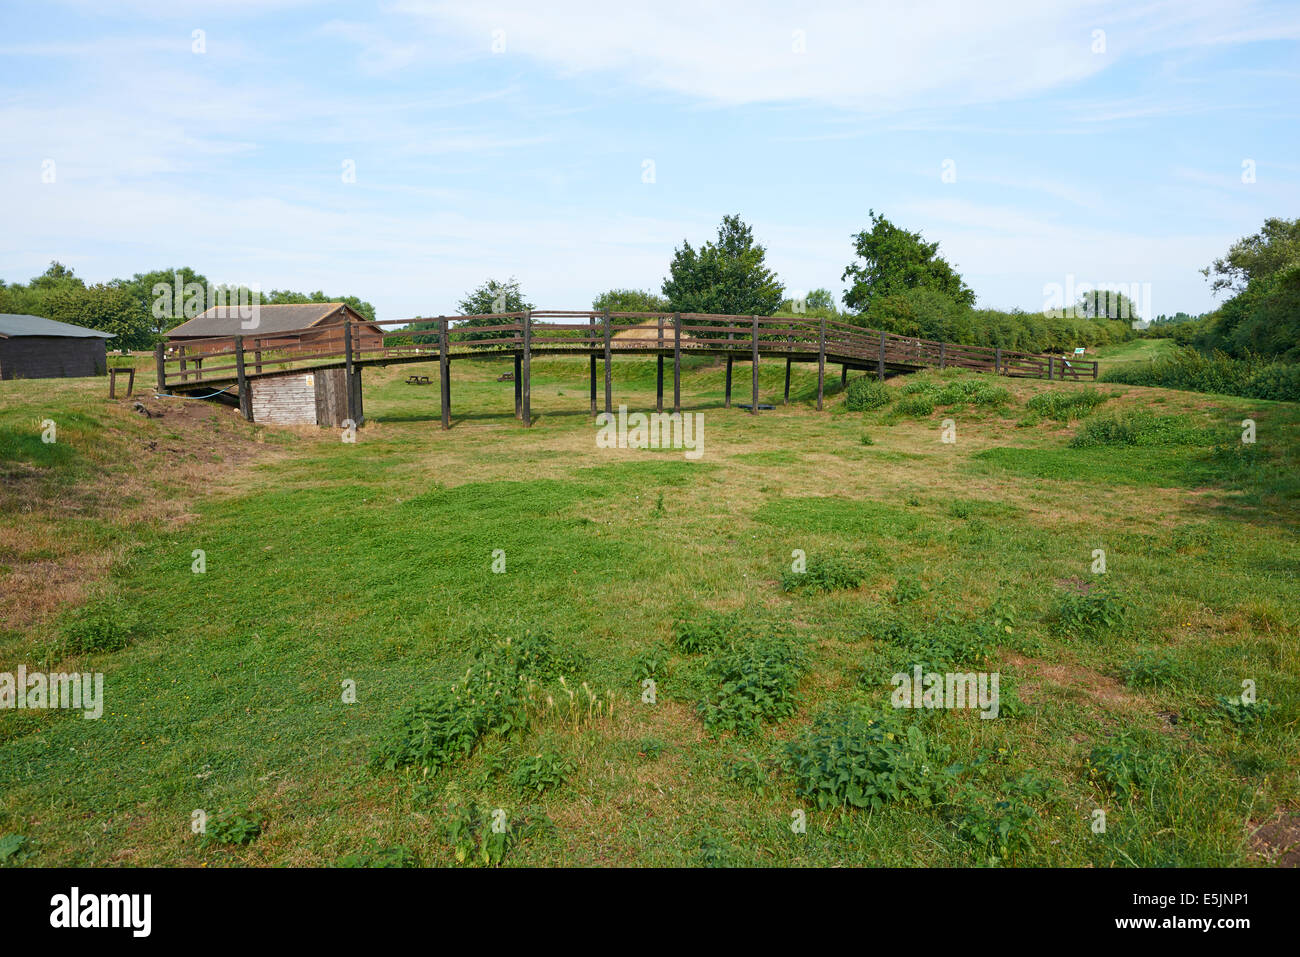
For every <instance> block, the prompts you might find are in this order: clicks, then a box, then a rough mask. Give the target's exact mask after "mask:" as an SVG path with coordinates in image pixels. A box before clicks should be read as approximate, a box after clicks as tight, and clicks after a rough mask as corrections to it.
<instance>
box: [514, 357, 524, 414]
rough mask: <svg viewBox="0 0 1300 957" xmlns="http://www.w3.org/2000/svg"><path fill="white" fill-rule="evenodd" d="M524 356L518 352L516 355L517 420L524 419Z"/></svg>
mask: <svg viewBox="0 0 1300 957" xmlns="http://www.w3.org/2000/svg"><path fill="white" fill-rule="evenodd" d="M523 371H524V370H523V356H521V355H520V354H519V353H518V352H516V353H515V375H514V379H515V418H516V419H522V418H523V417H524V375H523Z"/></svg>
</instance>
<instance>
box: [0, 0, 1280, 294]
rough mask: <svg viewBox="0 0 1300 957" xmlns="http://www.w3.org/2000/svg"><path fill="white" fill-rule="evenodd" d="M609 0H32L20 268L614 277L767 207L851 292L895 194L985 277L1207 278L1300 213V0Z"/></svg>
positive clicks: (1173, 284) (528, 282)
mask: <svg viewBox="0 0 1300 957" xmlns="http://www.w3.org/2000/svg"><path fill="white" fill-rule="evenodd" d="M605 6H610V7H615V6H617V5H586V4H573V3H566V2H563V0H553V2H547V3H544V4H543V3H535V2H534V3H524V2H500V3H495V4H468V3H466V4H446V3H439V2H419V0H398V2H391V3H380V4H374V5H369V4H361V3H314V2H309V0H300V2H293V0H278V2H277V0H267V2H259V3H254V2H240V0H235V2H227V3H223V4H212V3H190V2H187V0H167V2H163V0H119V2H115V3H113V4H103V3H99V2H93V3H92V2H62V3H61V2H52V0H43V2H39V3H21V2H18V3H15V2H8V3H6V4H5V5H4V7H3V8H0V129H2V130H3V131H4V135H3V137H2V138H0V201H2V202H3V208H4V210H5V221H6V227H7V228H6V229H5V230H3V231H2V232H0V278H4V279H6V280H9V281H26V280H27V279H29V278H30V277H31V276H33V275H35V274H37V273H39V272H41V271H42V270H43V269H44V268H45V266H46V264H47V263H48V262H49V261H50V260H51V259H58V260H60V261H62V262H64V263H66V264H67V265H70V266H72V267H73V268H74V269H75V270H76V271H77V273H78V274H79V275H81V276H83V277H84V278H86V279H88V280H93V281H98V280H104V279H109V278H112V277H114V276H128V275H130V274H131V273H134V272H138V271H144V270H149V269H156V268H163V267H167V266H175V265H190V266H193V267H194V268H196V269H198V270H199V271H201V272H203V273H205V274H206V275H207V276H208V277H209V278H210V279H212V280H214V281H229V282H244V283H249V284H256V285H257V286H259V287H260V288H262V289H271V288H293V289H299V290H304V291H309V290H314V289H324V290H325V291H326V292H328V293H331V294H352V295H358V296H361V297H362V298H364V299H368V300H370V301H371V302H373V303H374V304H375V305H376V306H377V307H378V309H379V313H380V318H385V319H397V318H403V317H407V316H413V315H436V314H439V313H450V312H454V311H455V302H456V300H457V299H458V298H459V297H460V296H461V294H463V293H464V292H465V291H466V290H468V289H470V288H471V287H473V286H475V285H477V284H478V283H479V282H481V281H482V280H483V279H485V278H487V277H489V276H493V277H500V278H505V277H508V276H514V277H516V278H518V279H519V280H520V282H521V283H522V284H523V287H524V291H525V293H526V294H527V295H528V296H529V298H530V299H531V300H532V301H533V302H535V303H536V304H537V305H538V306H539V307H542V308H588V307H589V306H590V303H591V300H592V297H593V296H595V295H596V294H598V293H599V292H601V291H602V290H604V289H608V288H611V287H622V286H633V287H640V288H651V289H658V287H659V284H660V282H661V281H662V279H663V276H664V274H665V272H666V270H667V264H668V262H669V260H670V258H671V255H672V250H673V247H674V246H675V245H678V244H680V243H681V241H682V240H683V239H684V238H685V239H689V240H691V242H692V243H698V242H700V241H702V240H704V239H707V238H710V237H711V236H712V235H713V233H714V231H715V229H716V227H717V224H718V221H719V220H720V219H721V217H722V216H723V214H725V213H732V212H735V213H739V214H740V215H741V216H742V217H743V218H744V219H745V220H746V221H748V222H749V223H751V224H752V225H753V227H754V231H755V234H756V236H757V237H758V239H759V240H760V241H761V242H762V243H764V244H765V245H766V246H767V248H768V257H769V261H770V263H771V264H772V266H773V267H774V268H775V269H776V270H777V272H778V273H779V275H780V277H781V278H782V279H783V280H784V281H785V283H786V285H787V288H788V289H789V290H791V291H802V290H807V289H809V288H812V287H816V286H828V287H830V288H832V289H835V290H836V291H837V292H838V291H839V290H840V289H841V284H840V275H841V273H842V272H843V269H844V267H845V265H846V264H847V263H848V262H849V261H850V258H851V256H852V246H851V238H850V237H851V236H852V234H853V233H855V232H857V231H858V230H860V229H862V228H864V227H865V226H866V224H867V222H868V210H869V209H873V208H874V209H875V210H877V211H878V212H883V213H884V214H885V215H887V216H889V217H890V218H891V219H892V220H893V221H894V222H895V223H897V224H899V225H902V226H906V227H908V228H911V229H920V230H921V231H922V232H923V233H924V234H925V235H926V237H927V238H928V239H931V240H938V241H940V242H941V244H942V245H941V251H942V253H943V254H944V255H945V256H946V257H947V258H948V259H949V260H950V261H951V262H953V263H954V264H955V265H956V266H957V267H958V268H959V269H960V270H961V272H962V273H963V275H964V276H965V277H966V280H967V282H968V283H969V284H970V285H971V286H972V287H973V288H974V289H975V291H976V293H977V294H978V296H979V302H980V305H986V306H992V307H998V308H1010V307H1013V306H1019V307H1022V308H1025V309H1031V310H1034V309H1040V308H1042V307H1043V304H1044V301H1045V295H1046V294H1045V288H1046V287H1047V286H1048V285H1049V284H1053V283H1055V284H1058V285H1062V286H1063V285H1065V284H1067V282H1070V281H1073V282H1075V283H1092V284H1099V285H1103V284H1105V285H1109V284H1124V285H1125V286H1126V287H1130V286H1131V284H1134V283H1141V284H1144V287H1145V288H1146V289H1148V290H1149V293H1148V295H1149V299H1150V305H1151V309H1152V310H1153V311H1154V312H1174V311H1177V310H1186V311H1191V312H1200V311H1203V310H1206V309H1209V308H1212V307H1213V305H1214V303H1215V300H1214V298H1213V297H1212V296H1211V294H1210V292H1209V287H1208V284H1207V283H1206V282H1205V280H1204V279H1203V278H1202V277H1201V276H1200V274H1199V272H1198V270H1199V269H1200V268H1201V267H1203V266H1205V265H1206V264H1207V263H1208V262H1209V261H1210V260H1211V259H1212V258H1214V257H1215V256H1217V255H1219V254H1221V253H1222V252H1223V251H1224V250H1225V249H1226V248H1227V246H1228V245H1229V244H1230V243H1231V242H1233V241H1234V240H1235V239H1237V238H1239V237H1241V236H1243V235H1247V234H1249V233H1253V232H1254V231H1256V230H1257V229H1258V228H1259V226H1260V225H1261V224H1262V222H1263V220H1264V219H1265V218H1266V217H1268V216H1283V217H1287V218H1293V217H1295V216H1297V215H1300V135H1298V134H1297V130H1298V129H1300V124H1297V119H1298V118H1300V96H1298V95H1297V94H1298V93H1300V83H1298V82H1297V81H1298V80H1300V56H1298V55H1297V53H1298V42H1297V41H1298V40H1300V6H1297V5H1296V4H1295V3H1290V4H1286V3H1251V2H1246V3H1234V4H1228V3H1219V4H1210V3H1200V2H1197V0H1186V2H1177V3H1145V4H1144V3H1109V2H1087V3H1049V4H1044V3H1040V2H1010V3H986V4H979V5H976V4H971V3H960V2H946V0H945V2H921V3H910V4H901V3H898V4H867V3H852V4H836V3H826V4H771V3H763V2H749V3H719V4H709V3H706V2H703V0H695V2H689V3H688V2H676V0H657V2H655V3H652V4H646V5H644V6H636V5H630V4H629V5H628V6H627V8H626V9H613V8H611V9H605V8H604V7H605ZM108 8H111V9H108ZM195 31H202V33H201V34H198V35H196V33H195ZM1098 31H1100V32H1098ZM196 36H197V37H198V39H197V40H196ZM200 41H201V42H200ZM196 47H197V48H200V49H196ZM647 161H651V162H652V163H653V173H654V175H653V182H646V181H645V180H646V179H647V178H648V177H647V176H646V170H647V167H646V162H647ZM51 162H52V165H51ZM349 162H351V163H352V164H354V168H355V182H345V176H344V170H345V164H347V163H349ZM1243 164H1246V167H1243ZM1247 169H1249V170H1253V173H1254V176H1253V179H1254V181H1253V182H1243V173H1244V172H1245V171H1246V170H1247ZM51 170H52V172H53V182H45V181H43V179H49V178H50V176H49V175H48V174H49V171H51ZM945 170H947V171H948V172H949V175H948V176H947V177H945V176H944V173H945ZM43 171H45V174H46V175H45V176H44V177H43ZM1246 178H1247V179H1249V178H1250V177H1249V176H1247V177H1246ZM945 180H950V181H945Z"/></svg>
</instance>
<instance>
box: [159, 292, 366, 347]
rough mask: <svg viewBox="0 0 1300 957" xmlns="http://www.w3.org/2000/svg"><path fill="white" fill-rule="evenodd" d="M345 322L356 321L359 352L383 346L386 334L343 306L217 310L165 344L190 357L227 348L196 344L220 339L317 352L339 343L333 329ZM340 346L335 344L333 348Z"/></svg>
mask: <svg viewBox="0 0 1300 957" xmlns="http://www.w3.org/2000/svg"><path fill="white" fill-rule="evenodd" d="M344 319H350V320H352V328H353V329H354V330H355V332H354V335H355V336H357V339H358V340H359V341H357V343H356V345H357V348H359V349H361V350H365V351H369V350H371V349H380V348H382V347H383V344H384V333H383V330H381V329H380V328H379V327H378V326H376V325H374V324H373V323H371V322H367V321H366V318H365V317H364V316H362V315H361V314H360V313H358V312H357V311H356V310H355V309H353V308H351V307H350V306H347V305H345V304H344V303H341V302H308V303H301V304H299V303H294V304H291V305H289V304H286V305H278V306H268V305H259V306H257V307H256V312H255V313H254V315H253V316H251V317H249V316H248V315H247V313H245V314H244V315H241V314H240V307H238V306H213V307H212V308H211V309H209V310H207V311H206V312H204V313H201V314H200V315H197V316H195V317H194V318H193V319H190V320H189V321H187V322H183V323H181V324H180V325H179V326H177V327H176V328H175V329H173V330H171V331H170V332H169V333H167V342H168V345H169V346H171V347H172V348H175V347H177V346H182V345H183V346H185V352H186V353H187V354H189V355H202V354H203V353H204V352H209V351H217V350H220V349H224V348H228V345H223V344H221V343H216V344H205V343H202V342H198V341H197V340H200V339H208V338H213V337H217V336H243V337H244V338H245V340H250V341H248V342H246V346H247V347H248V348H254V344H253V342H252V341H251V340H252V339H254V338H255V337H256V339H257V343H256V348H258V349H263V350H266V351H268V352H314V351H316V347H315V344H316V343H317V342H318V340H320V339H323V338H326V337H334V338H336V339H337V337H338V336H339V335H341V332H340V330H339V329H337V328H332V327H336V326H341V325H342V324H343V320H344ZM281 333H283V335H281ZM337 345H338V344H337V342H336V343H335V346H334V347H335V348H337Z"/></svg>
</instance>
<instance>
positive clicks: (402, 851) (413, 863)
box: [334, 837, 420, 868]
mask: <svg viewBox="0 0 1300 957" xmlns="http://www.w3.org/2000/svg"><path fill="white" fill-rule="evenodd" d="M334 866H335V867H373V868H397V867H419V866H420V857H419V855H418V854H416V853H415V852H414V851H412V850H411V849H410V848H409V847H407V846H406V845H404V844H395V845H393V846H392V847H385V846H384V845H382V844H380V843H379V842H378V841H376V840H375V839H374V838H373V837H368V838H366V839H365V841H363V842H362V844H361V849H360V850H358V851H353V852H352V853H351V854H344V855H343V856H342V857H340V858H339V859H338V860H337V861H336V862H335V864H334Z"/></svg>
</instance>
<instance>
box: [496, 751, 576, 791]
mask: <svg viewBox="0 0 1300 957" xmlns="http://www.w3.org/2000/svg"><path fill="white" fill-rule="evenodd" d="M575 770H576V769H575V768H574V766H573V765H572V764H571V763H570V762H569V761H567V760H565V758H564V756H563V755H561V754H560V753H559V752H558V751H553V750H549V749H548V750H545V751H540V752H538V753H537V754H534V755H532V756H531V757H528V758H525V759H524V760H523V761H521V762H519V766H518V767H516V768H515V770H514V773H513V774H511V775H510V783H511V784H513V785H514V786H515V787H516V788H518V789H519V790H520V791H523V792H525V793H529V792H531V793H533V794H535V795H538V796H540V795H542V794H544V793H546V792H547V791H550V790H554V789H556V788H561V787H563V786H564V784H565V782H566V781H567V780H568V778H569V775H571V774H573V772H574V771H575Z"/></svg>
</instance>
